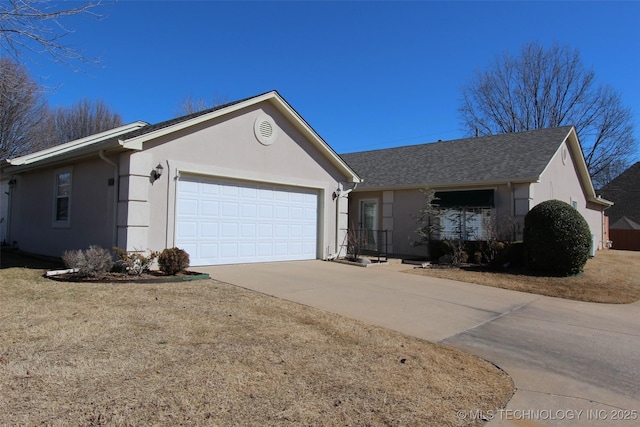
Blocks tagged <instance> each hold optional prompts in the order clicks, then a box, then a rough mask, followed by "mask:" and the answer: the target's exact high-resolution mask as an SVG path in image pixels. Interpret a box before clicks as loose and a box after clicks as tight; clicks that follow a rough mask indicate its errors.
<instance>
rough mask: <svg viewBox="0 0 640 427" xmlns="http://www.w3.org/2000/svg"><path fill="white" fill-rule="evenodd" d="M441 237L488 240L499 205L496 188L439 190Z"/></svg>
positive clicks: (437, 198) (436, 194)
mask: <svg viewBox="0 0 640 427" xmlns="http://www.w3.org/2000/svg"><path fill="white" fill-rule="evenodd" d="M435 196H436V200H435V202H434V204H436V205H437V206H438V207H439V208H440V210H441V215H440V239H451V240H486V239H487V238H489V236H490V233H491V228H492V226H493V225H492V220H493V218H492V215H493V212H494V206H495V200H494V199H495V194H494V190H493V189H487V190H461V191H437V192H436V193H435Z"/></svg>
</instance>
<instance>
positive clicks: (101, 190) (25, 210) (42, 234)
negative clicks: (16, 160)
mask: <svg viewBox="0 0 640 427" xmlns="http://www.w3.org/2000/svg"><path fill="white" fill-rule="evenodd" d="M97 157H98V156H97V155H96V158H95V159H90V160H85V161H82V162H74V163H67V164H61V165H58V166H56V167H50V168H45V169H40V170H37V171H33V172H31V173H28V174H21V175H18V176H17V184H16V187H15V188H14V189H13V190H12V196H11V216H10V221H11V226H10V231H9V233H8V234H9V236H8V240H10V242H12V243H13V242H16V244H17V246H18V247H19V248H20V249H21V250H24V251H27V252H34V253H39V254H43V255H51V256H61V255H62V253H63V252H64V251H65V250H70V249H86V248H87V247H89V246H90V245H99V246H102V247H105V248H110V247H111V246H112V244H113V232H112V230H113V203H114V191H115V186H113V185H110V181H109V180H110V179H112V178H113V168H112V167H111V166H110V165H108V164H107V163H106V162H104V161H102V160H101V159H99V158H97ZM66 168H71V169H70V170H71V171H72V184H71V204H70V213H69V216H70V219H69V224H68V226H63V227H61V226H56V225H54V199H55V196H54V192H55V176H56V171H58V170H61V169H66Z"/></svg>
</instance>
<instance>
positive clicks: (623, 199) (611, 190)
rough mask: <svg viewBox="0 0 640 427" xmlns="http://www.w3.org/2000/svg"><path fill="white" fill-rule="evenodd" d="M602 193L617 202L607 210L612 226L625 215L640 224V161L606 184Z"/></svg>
mask: <svg viewBox="0 0 640 427" xmlns="http://www.w3.org/2000/svg"><path fill="white" fill-rule="evenodd" d="M601 193H602V196H603V197H605V198H607V199H609V200H611V201H613V202H614V203H615V205H613V206H612V207H611V208H609V209H608V210H607V216H608V217H609V221H610V224H612V225H611V228H614V226H613V225H614V224H616V223H617V222H618V221H619V220H620V219H622V218H624V217H627V219H630V220H631V221H633V222H634V223H639V224H640V162H637V163H636V164H634V165H633V166H631V167H630V168H629V169H627V170H626V171H624V172H622V173H621V174H620V175H619V176H618V177H617V178H615V179H614V180H613V181H611V182H610V183H608V184H607V185H605V186H604V187H603V188H602V191H601Z"/></svg>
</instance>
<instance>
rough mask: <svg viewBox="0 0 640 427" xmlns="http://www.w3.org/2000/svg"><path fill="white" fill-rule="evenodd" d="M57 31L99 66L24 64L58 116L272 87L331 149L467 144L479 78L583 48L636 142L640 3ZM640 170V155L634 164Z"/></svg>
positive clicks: (167, 5)
mask: <svg viewBox="0 0 640 427" xmlns="http://www.w3.org/2000/svg"><path fill="white" fill-rule="evenodd" d="M103 12H104V14H105V15H106V16H105V19H103V20H101V21H93V20H89V19H80V18H73V19H72V20H70V21H65V22H66V24H67V26H68V27H69V28H71V29H73V30H74V31H75V32H74V33H73V34H71V35H69V36H68V37H67V38H65V39H64V40H65V43H68V44H73V45H77V46H79V47H81V48H82V49H83V50H84V52H85V54H86V55H88V56H95V57H99V58H100V59H101V65H100V67H87V66H84V67H82V71H79V72H74V71H73V70H71V69H69V68H67V67H64V66H61V65H59V64H55V63H52V62H44V61H40V62H39V63H38V64H37V65H35V64H30V65H29V66H30V68H31V69H32V74H34V75H36V76H41V77H42V80H41V82H42V83H44V84H46V85H47V86H49V87H56V89H55V90H54V91H52V92H51V93H50V94H49V96H48V97H49V102H50V104H51V105H53V106H68V105H71V104H74V103H75V102H77V101H78V100H80V99H82V98H88V99H93V100H98V99H100V100H103V101H105V102H106V103H107V104H108V105H109V106H110V107H111V109H112V110H113V111H116V112H119V113H120V114H121V115H122V117H123V119H124V121H125V122H131V121H135V120H143V121H146V122H150V123H156V122H159V121H163V120H167V119H170V118H173V117H175V116H176V113H177V111H178V110H179V106H180V104H181V102H182V101H183V100H184V99H185V98H186V97H188V96H192V97H194V98H202V99H206V100H211V99H213V98H214V97H217V98H223V99H225V100H227V101H233V100H237V99H241V98H245V97H249V96H253V95H257V94H260V93H263V92H267V91H270V90H273V89H275V90H277V91H278V92H279V93H280V94H281V95H282V96H283V97H284V98H285V99H286V100H287V101H288V102H289V103H290V104H291V105H292V106H293V108H295V109H296V111H298V112H299V113H300V114H301V115H302V117H304V118H305V119H306V120H307V121H308V122H309V123H310V124H311V126H312V127H313V128H314V129H315V130H316V131H317V132H318V133H319V134H320V135H321V136H322V137H323V138H324V139H325V140H326V141H327V142H328V143H329V144H330V145H331V146H332V147H333V148H334V149H335V150H336V151H337V152H338V153H346V152H351V151H361V150H367V149H377V148H384V147H391V146H397V145H406V144H417V143H423V142H432V141H437V140H438V139H442V140H448V139H456V138H460V137H463V136H465V135H464V134H463V133H462V131H461V130H460V123H459V116H458V112H457V107H458V102H459V97H460V90H461V87H462V86H463V85H464V84H465V83H466V82H467V81H468V80H469V79H470V77H471V76H472V74H473V72H474V70H476V69H482V68H485V67H486V66H487V65H488V63H489V62H490V61H491V60H492V59H493V58H494V57H495V55H497V54H500V53H502V52H504V51H509V52H513V53H517V52H518V51H519V49H520V47H521V46H522V45H523V44H524V43H526V42H530V41H537V42H540V43H541V44H543V45H545V46H549V45H551V44H553V43H554V42H557V43H559V44H563V45H568V46H570V47H571V48H576V49H578V50H579V51H580V54H581V57H582V61H583V63H584V64H585V65H586V66H587V67H591V68H593V69H594V71H595V72H596V75H597V77H598V80H599V82H602V83H607V84H610V85H612V86H613V87H614V88H615V89H616V90H618V91H619V92H620V93H621V94H622V97H623V102H624V104H625V105H626V106H628V107H630V108H631V109H632V110H633V113H634V119H635V121H636V123H637V125H636V133H635V135H636V139H638V140H640V131H639V129H638V128H639V127H640V80H639V77H640V2H609V1H608V2H579V1H571V2H523V1H513V2H485V1H475V2H455V1H454V2H433V1H423V2H360V1H358V2H342V1H333V2H329V1H325V2H307V1H299V2H294V1H289V2H272V1H268V2H243V1H229V2H218V1H196V2H188V1H181V2H172V1H127V0H124V1H123V0H121V1H119V2H117V3H115V4H113V5H110V6H108V7H107V8H106V9H103ZM636 160H640V153H639V154H638V155H637V159H636Z"/></svg>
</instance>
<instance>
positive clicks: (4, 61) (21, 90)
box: [0, 58, 47, 159]
mask: <svg viewBox="0 0 640 427" xmlns="http://www.w3.org/2000/svg"><path fill="white" fill-rule="evenodd" d="M46 112H47V103H46V100H45V99H44V96H43V92H42V90H41V88H40V86H39V85H38V84H37V83H36V82H35V81H34V80H32V79H31V77H30V76H29V73H28V72H27V70H26V69H25V68H24V67H23V66H22V65H19V64H17V63H15V62H13V61H11V60H10V59H8V58H0V159H6V158H11V157H16V156H20V155H22V154H26V153H28V152H30V151H33V150H34V148H37V147H38V145H37V139H36V138H35V137H34V134H33V133H32V130H33V129H34V128H36V126H38V124H39V123H41V122H42V121H43V119H44V117H45V114H46Z"/></svg>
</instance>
